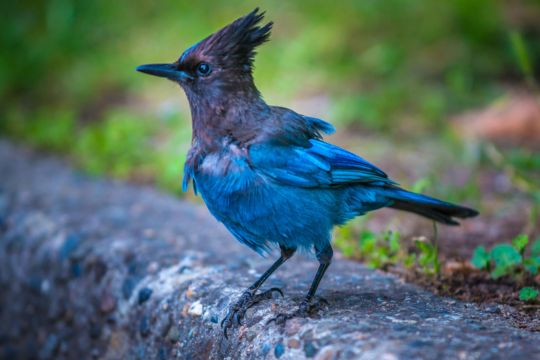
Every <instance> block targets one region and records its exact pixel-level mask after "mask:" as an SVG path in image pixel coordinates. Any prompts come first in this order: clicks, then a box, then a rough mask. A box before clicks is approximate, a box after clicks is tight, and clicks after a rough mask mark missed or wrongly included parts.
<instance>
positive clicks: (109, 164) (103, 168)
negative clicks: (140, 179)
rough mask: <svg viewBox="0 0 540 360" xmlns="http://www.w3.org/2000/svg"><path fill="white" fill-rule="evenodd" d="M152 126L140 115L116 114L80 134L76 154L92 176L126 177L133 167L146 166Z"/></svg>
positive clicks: (116, 112)
mask: <svg viewBox="0 0 540 360" xmlns="http://www.w3.org/2000/svg"><path fill="white" fill-rule="evenodd" d="M151 136H152V126H151V123H150V122H149V121H148V120H147V119H145V118H142V117H140V116H138V115H136V114H133V113H127V112H125V111H118V110H117V111H112V112H110V113H108V114H107V115H105V120H104V121H103V123H99V124H91V125H88V126H86V127H85V128H84V129H83V130H82V131H81V132H80V134H79V138H78V141H77V143H76V145H75V149H74V154H75V156H76V158H77V160H78V161H79V162H80V163H81V164H82V165H83V167H84V168H85V169H87V170H88V171H89V172H90V173H94V174H101V173H110V174H112V175H113V176H116V177H120V178H126V177H127V176H128V175H129V174H130V172H131V170H132V169H133V168H137V167H142V166H144V165H145V164H146V163H147V162H148V161H149V160H151V157H149V156H147V155H148V151H149V148H150V146H149V145H150V144H149V143H148V141H149V139H150V138H151Z"/></svg>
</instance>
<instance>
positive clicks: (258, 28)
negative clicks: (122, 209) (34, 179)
mask: <svg viewBox="0 0 540 360" xmlns="http://www.w3.org/2000/svg"><path fill="white" fill-rule="evenodd" d="M264 16H265V12H261V11H260V10H259V8H256V9H255V10H253V11H251V12H250V13H248V14H247V15H244V16H242V17H240V18H238V19H236V20H235V21H233V22H232V23H230V24H228V25H226V26H225V27H223V28H222V29H220V30H218V31H216V32H215V33H213V34H211V35H209V36H208V37H206V38H204V39H203V40H201V41H199V42H198V43H196V44H195V45H193V46H191V47H189V48H188V49H187V50H185V51H184V52H183V53H182V55H181V56H180V57H179V58H178V60H176V61H174V62H173V63H161V64H146V65H141V66H138V67H137V68H136V70H137V71H140V72H142V73H146V74H149V75H154V76H158V77H162V78H166V79H169V80H172V81H173V82H175V83H177V84H179V85H180V87H181V88H182V89H183V90H184V92H185V94H186V96H187V99H188V102H189V106H190V111H191V119H192V141H191V148H190V149H189V151H188V153H187V156H186V161H185V165H184V177H183V184H182V188H183V190H184V191H186V190H187V188H188V186H189V184H190V183H192V184H193V189H194V191H195V193H196V194H200V196H201V197H202V199H203V201H204V203H205V204H206V206H207V208H208V210H209V211H210V213H211V214H212V215H213V216H214V217H215V218H216V219H217V220H219V221H220V222H221V223H223V224H224V225H225V227H226V228H227V229H228V230H229V232H230V233H232V235H233V236H234V237H235V238H236V239H237V240H238V241H240V242H241V243H242V244H244V245H246V246H248V247H249V248H251V249H252V250H254V251H255V252H257V253H259V254H261V255H264V254H268V253H270V252H271V251H272V249H273V248H279V250H280V257H279V258H278V259H277V260H276V261H275V262H274V263H273V265H272V266H271V267H270V268H269V269H268V270H267V271H265V272H264V273H263V274H262V275H261V276H260V278H258V280H257V281H255V282H254V283H253V284H252V285H251V286H249V287H248V288H247V289H246V290H245V291H244V292H243V293H242V294H241V296H240V297H239V299H238V301H236V302H234V303H232V304H231V305H230V307H229V308H228V311H227V313H226V315H225V316H224V318H223V320H222V322H221V326H222V328H223V331H224V334H225V337H227V331H228V330H229V329H231V328H233V327H234V326H235V325H238V324H240V323H241V321H242V320H243V318H244V315H245V312H246V310H247V309H248V308H249V307H251V306H253V305H254V304H256V303H259V302H260V301H262V300H265V299H271V298H272V295H273V294H274V293H276V292H278V293H280V294H281V295H283V293H282V292H281V290H280V289H279V288H271V289H269V290H267V291H259V290H260V288H261V286H262V285H263V283H264V282H265V281H266V280H267V279H268V277H269V276H270V275H271V274H272V273H274V271H275V270H276V269H278V268H279V267H280V266H281V265H282V264H283V263H285V262H286V261H287V260H288V259H290V258H291V257H292V256H293V255H294V254H295V252H296V251H297V250H303V251H307V252H311V253H314V254H315V257H316V259H317V260H318V262H319V267H318V270H317V272H316V274H315V276H314V278H313V281H312V284H311V287H310V288H309V290H308V291H307V294H306V295H305V297H304V298H303V300H302V301H301V302H300V303H299V304H298V306H297V308H296V310H294V311H292V312H288V313H279V314H278V315H277V316H276V317H274V318H273V319H271V320H273V321H276V322H279V323H284V322H286V321H287V320H288V319H291V318H293V317H307V316H309V314H311V313H312V312H313V311H314V310H315V309H317V308H318V307H320V305H321V302H322V301H318V300H317V297H316V296H315V294H316V291H317V288H318V286H319V283H320V281H321V279H322V278H323V276H324V274H325V272H326V270H327V269H328V267H329V266H330V263H331V260H332V256H333V249H332V245H331V238H332V236H331V234H332V229H333V228H334V227H335V226H339V225H343V224H345V223H346V222H347V221H349V220H351V219H352V218H354V217H357V216H361V215H364V214H366V213H367V212H370V211H374V210H377V209H381V208H385V207H389V208H393V209H397V210H403V211H407V212H411V213H415V214H418V215H421V216H423V217H426V218H428V219H431V220H433V221H435V222H439V223H442V224H447V225H458V224H459V223H458V221H457V220H456V219H459V218H469V217H473V216H476V215H477V214H478V212H477V211H476V210H474V209H471V208H468V207H465V206H460V205H455V204H452V203H449V202H446V201H442V200H438V199H435V198H433V197H430V196H427V195H422V194H418V193H414V192H410V191H407V190H405V189H402V188H401V187H400V186H399V185H398V184H397V183H396V182H395V181H393V180H391V179H390V178H389V177H388V175H387V174H386V173H385V172H383V171H382V170H381V169H379V168H378V167H376V166H375V165H373V164H371V163H370V162H368V161H367V160H365V159H364V158H362V157H360V156H358V155H356V154H354V153H352V152H349V151H347V150H345V149H343V148H341V147H339V146H337V145H333V144H331V143H329V142H326V141H324V139H323V135H325V134H331V133H333V132H334V131H335V128H334V126H333V125H331V124H330V123H328V122H326V121H324V120H322V119H319V118H316V117H312V116H308V115H302V114H299V113H297V112H295V111H293V110H291V109H288V108H285V107H280V106H272V105H269V104H267V103H266V102H265V101H264V99H263V97H262V96H261V93H260V92H259V90H258V89H257V87H256V86H255V82H254V78H253V68H254V59H255V55H256V50H257V47H259V46H260V45H262V44H263V43H265V42H267V41H268V40H269V39H270V33H271V30H272V27H273V22H268V23H266V24H262V22H263V19H264Z"/></svg>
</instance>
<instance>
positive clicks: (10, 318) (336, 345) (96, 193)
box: [0, 141, 540, 359]
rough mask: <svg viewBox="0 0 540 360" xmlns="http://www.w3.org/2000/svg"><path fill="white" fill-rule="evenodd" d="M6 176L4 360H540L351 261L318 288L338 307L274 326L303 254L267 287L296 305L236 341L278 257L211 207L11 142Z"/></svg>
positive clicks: (535, 344) (436, 300) (257, 311)
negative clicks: (250, 299)
mask: <svg viewBox="0 0 540 360" xmlns="http://www.w3.org/2000/svg"><path fill="white" fill-rule="evenodd" d="M0 174H1V175H0V286H1V289H2V296H1V297H0V324H1V326H0V358H2V359H4V358H5V359H27V358H36V357H37V358H43V359H48V358H51V359H77V358H90V357H94V358H102V359H126V358H128V359H130V358H132V359H175V358H177V359H207V358H210V359H221V358H229V359H260V358H266V359H273V358H276V357H279V358H280V359H302V358H313V359H355V358H357V359H413V358H414V359H422V358H425V359H434V358H437V359H456V358H457V359H494V358H500V359H510V358H511V359H524V358H526V359H534V358H540V355H539V354H540V352H539V350H540V334H539V333H530V332H526V331H524V330H520V329H517V328H514V327H512V326H511V324H510V323H509V322H507V321H505V320H502V319H500V318H499V317H498V316H497V314H496V313H493V312H485V311H482V310H480V309H479V308H478V307H476V306H475V305H473V304H467V303H463V302H459V301H455V300H452V299H448V298H441V297H437V296H435V295H433V294H431V293H429V292H426V291H424V290H422V289H420V288H418V287H415V286H412V285H409V284H404V283H403V282H402V281H400V280H399V279H398V278H396V277H393V276H390V275H387V274H384V273H382V272H378V271H372V270H368V269H366V268H365V267H363V266H362V265H361V264H358V263H355V262H351V261H347V260H343V259H340V258H339V256H337V258H336V260H335V261H334V263H333V264H332V266H331V267H330V269H329V271H328V273H327V276H326V278H325V279H324V280H323V282H322V284H321V287H320V293H319V294H320V295H321V296H323V297H324V298H326V299H327V300H328V302H329V307H328V309H326V310H323V311H322V312H321V313H319V315H318V316H316V317H315V318H310V319H295V320H294V321H292V322H290V323H288V324H287V325H286V326H284V327H282V326H277V325H275V324H271V325H266V323H267V321H268V320H269V319H270V318H271V317H272V316H273V315H275V313H276V312H277V311H289V310H291V309H292V308H293V307H294V304H295V301H298V300H299V299H300V298H301V297H302V296H303V294H304V292H305V291H306V290H307V288H308V286H309V283H310V281H311V277H312V276H313V274H314V273H315V270H316V268H317V264H316V262H315V261H313V259H311V258H309V257H304V258H303V257H302V256H297V257H295V258H293V259H292V260H291V261H290V262H288V263H286V264H285V265H284V267H283V268H282V269H280V270H279V271H278V272H277V273H276V274H275V276H274V277H272V278H271V279H270V280H269V282H268V284H266V285H265V288H268V287H270V286H280V287H283V290H284V291H285V298H276V299H272V300H269V301H268V302H263V303H260V304H258V305H257V306H256V307H255V308H254V309H253V311H250V312H249V313H248V318H247V319H246V321H245V324H244V325H242V326H241V327H239V328H238V329H237V330H236V331H233V332H231V333H230V337H229V340H227V339H225V338H224V337H223V335H222V332H221V329H220V326H219V322H220V320H221V319H222V318H223V316H224V314H225V312H226V309H227V306H228V305H229V303H231V302H232V301H235V300H236V299H237V297H238V296H239V295H240V294H241V293H242V291H243V290H244V288H245V287H246V286H248V285H249V284H250V283H251V282H253V281H254V280H255V279H256V277H257V275H259V274H261V273H262V272H263V271H264V270H265V268H266V267H267V266H269V264H270V263H271V262H272V260H273V259H271V258H268V259H263V258H260V257H259V256H258V255H256V254H255V253H253V252H251V251H250V250H248V249H246V248H243V247H242V246H241V245H240V244H238V243H237V242H236V241H235V240H234V239H233V238H232V237H231V236H230V235H229V234H228V233H227V232H226V231H225V230H224V228H223V227H222V226H221V225H219V224H218V223H217V222H216V221H215V220H213V219H212V218H211V217H210V216H209V215H208V213H207V211H206V209H205V208H204V207H203V206H200V205H194V204H191V203H186V202H183V201H180V200H178V199H175V198H173V197H171V196H167V195H164V194H161V193H159V192H156V191H155V190H152V189H148V188H143V187H136V186H130V185H126V184H122V183H118V182H114V181H108V180H102V179H95V178H91V177H88V176H86V175H82V174H80V173H78V172H76V171H73V170H71V169H70V168H69V167H67V166H65V165H63V164H62V162H60V161H58V160H55V159H52V158H48V157H42V156H38V155H34V154H32V153H30V152H28V151H26V150H24V149H22V148H20V147H17V146H14V145H11V144H9V143H7V142H5V141H0ZM276 256H277V255H276ZM144 289H151V290H152V292H151V294H150V295H149V291H148V290H144ZM141 294H142V295H141ZM141 296H142V297H141ZM141 299H143V300H144V301H141Z"/></svg>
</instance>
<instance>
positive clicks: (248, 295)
mask: <svg viewBox="0 0 540 360" xmlns="http://www.w3.org/2000/svg"><path fill="white" fill-rule="evenodd" d="M274 292H276V293H278V294H280V295H281V296H282V297H283V291H281V289H279V288H276V287H274V288H271V289H269V290H266V291H263V292H261V293H258V294H255V293H254V292H253V291H250V290H246V291H244V292H243V293H242V295H241V296H240V299H238V301H237V302H236V303H235V304H234V305H232V306H231V307H229V310H228V311H227V315H225V317H224V318H223V320H222V321H221V328H222V329H223V335H224V336H225V338H226V339H228V338H229V337H228V334H227V331H228V330H229V329H230V328H232V327H233V326H240V325H242V319H243V318H244V316H245V314H246V311H247V310H248V309H249V308H251V307H252V306H254V305H256V304H258V303H259V302H261V301H263V300H269V299H272V294H273V293H274Z"/></svg>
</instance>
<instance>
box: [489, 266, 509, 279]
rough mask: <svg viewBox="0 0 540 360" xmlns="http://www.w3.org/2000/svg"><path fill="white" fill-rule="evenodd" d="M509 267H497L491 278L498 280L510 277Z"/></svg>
mask: <svg viewBox="0 0 540 360" xmlns="http://www.w3.org/2000/svg"><path fill="white" fill-rule="evenodd" d="M508 273H509V267H507V266H496V267H495V269H493V271H492V272H491V277H492V278H493V279H498V278H500V277H501V276H505V275H508Z"/></svg>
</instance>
